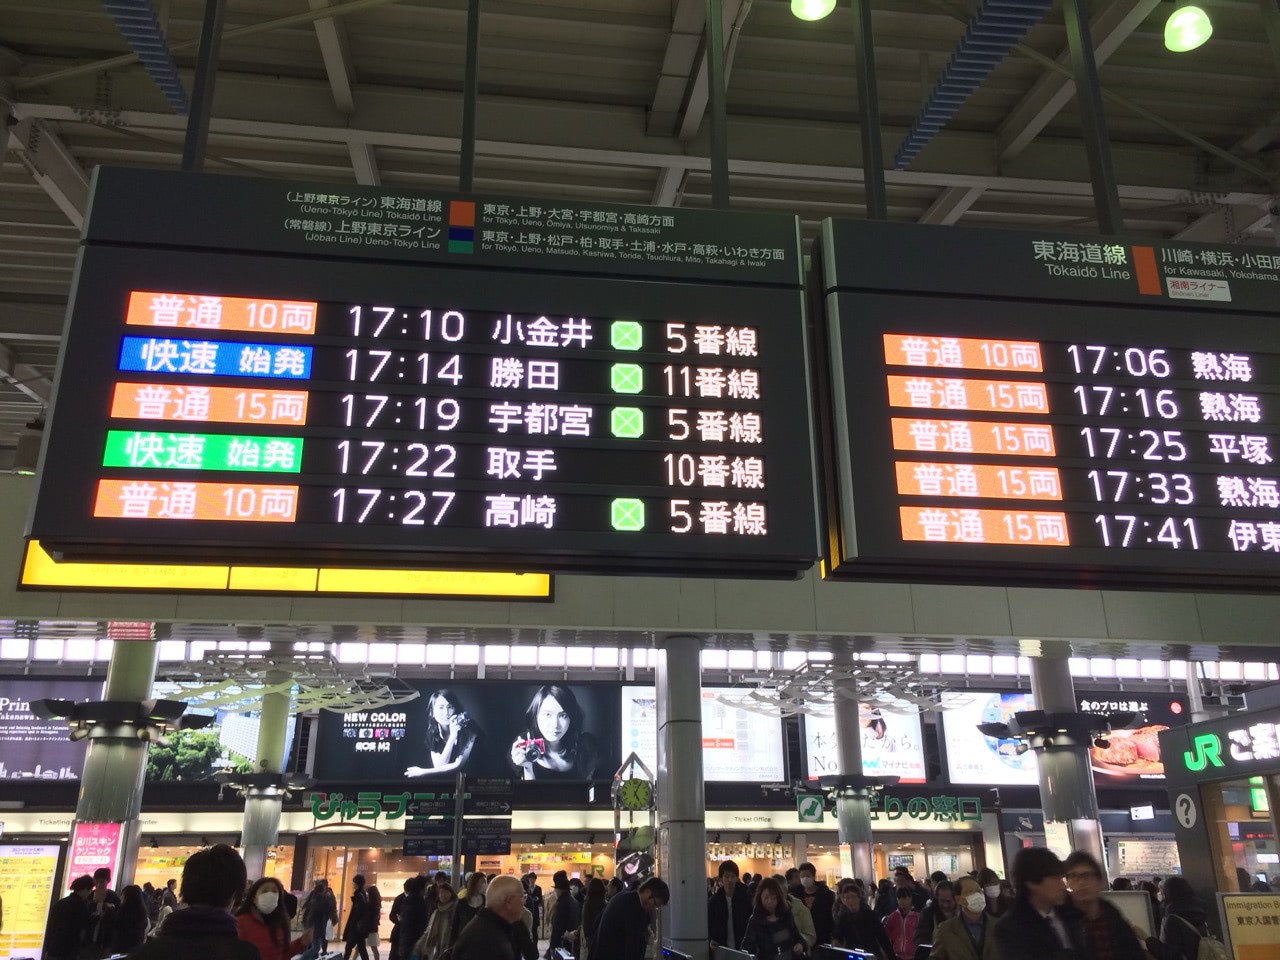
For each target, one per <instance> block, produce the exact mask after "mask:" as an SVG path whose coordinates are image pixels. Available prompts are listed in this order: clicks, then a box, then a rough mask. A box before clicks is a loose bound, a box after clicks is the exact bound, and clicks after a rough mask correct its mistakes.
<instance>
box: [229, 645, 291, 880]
mask: <svg viewBox="0 0 1280 960" xmlns="http://www.w3.org/2000/svg"><path fill="white" fill-rule="evenodd" d="M276 647H277V645H276V644H273V645H272V654H273V655H276V656H278V657H287V656H289V655H291V653H292V649H293V648H292V645H290V644H287V643H286V644H283V647H284V649H283V650H279V649H276ZM264 679H265V680H266V685H267V689H268V690H269V691H272V692H268V693H265V694H263V697H262V708H261V711H260V713H259V722H258V744H257V750H256V753H257V761H256V762H255V764H254V773H255V774H257V775H259V776H260V777H261V775H263V774H275V775H276V777H275V779H276V780H277V781H279V779H280V774H282V773H283V771H284V753H285V746H286V744H285V740H286V738H287V736H288V732H289V702H290V694H289V689H288V687H284V685H286V684H288V682H289V681H290V680H291V679H292V674H291V673H290V672H289V671H288V670H285V669H278V670H269V671H267V673H266V675H265V677H264ZM280 687H284V689H283V690H280V689H277V688H280ZM266 779H270V778H266ZM283 804H284V784H283V782H276V783H262V782H259V783H257V784H252V785H250V786H248V788H247V789H246V790H245V794H244V820H243V821H242V822H241V826H240V845H241V848H242V849H243V851H244V865H245V869H246V870H247V871H248V874H249V879H250V881H253V880H257V879H258V878H259V877H262V876H265V875H266V866H267V848H268V847H274V846H275V845H276V843H277V842H278V841H279V838H280V811H281V808H282V807H283Z"/></svg>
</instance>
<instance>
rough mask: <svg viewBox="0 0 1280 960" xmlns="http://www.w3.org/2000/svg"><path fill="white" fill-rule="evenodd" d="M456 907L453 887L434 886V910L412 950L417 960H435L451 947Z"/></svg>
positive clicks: (445, 884) (439, 884)
mask: <svg viewBox="0 0 1280 960" xmlns="http://www.w3.org/2000/svg"><path fill="white" fill-rule="evenodd" d="M457 906H458V898H457V896H456V895H455V894H454V892H453V887H451V886H449V884H447V883H438V884H436V908H435V910H434V911H433V912H432V914H431V922H430V923H428V924H427V932H426V933H424V934H423V935H422V936H421V937H420V938H419V939H418V942H417V943H416V944H415V945H414V948H413V952H414V953H415V954H417V956H418V958H419V960H435V958H436V957H438V956H439V955H440V954H442V953H444V951H445V948H446V947H451V946H453V940H452V937H453V911H454V909H455V908H456V907H457ZM405 960H408V958H407V957H406V958H405Z"/></svg>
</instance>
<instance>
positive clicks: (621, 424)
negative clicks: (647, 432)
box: [610, 407, 644, 440]
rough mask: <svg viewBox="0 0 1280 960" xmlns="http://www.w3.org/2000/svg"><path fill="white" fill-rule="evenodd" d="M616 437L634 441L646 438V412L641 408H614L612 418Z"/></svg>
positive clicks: (611, 421) (611, 423)
mask: <svg viewBox="0 0 1280 960" xmlns="http://www.w3.org/2000/svg"><path fill="white" fill-rule="evenodd" d="M610 425H611V426H612V428H613V435H614V436H615V437H626V438H628V439H631V440H634V439H635V438H636V437H642V436H644V411H643V410H641V409H640V408H639V407H614V408H613V416H612V417H611V418H610Z"/></svg>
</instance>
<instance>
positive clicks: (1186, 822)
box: [1173, 793, 1200, 830]
mask: <svg viewBox="0 0 1280 960" xmlns="http://www.w3.org/2000/svg"><path fill="white" fill-rule="evenodd" d="M1173 815H1174V816H1175V817H1177V818H1178V823H1180V824H1182V829H1184V830H1191V829H1192V828H1194V827H1195V825H1196V821H1197V820H1198V819H1199V818H1200V814H1199V812H1198V811H1197V810H1196V802H1195V800H1194V799H1193V798H1192V796H1191V794H1189V793H1180V794H1178V796H1177V797H1176V798H1175V799H1174V801H1173Z"/></svg>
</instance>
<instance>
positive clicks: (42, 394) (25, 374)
mask: <svg viewBox="0 0 1280 960" xmlns="http://www.w3.org/2000/svg"><path fill="white" fill-rule="evenodd" d="M0 380H3V381H4V382H5V383H7V384H9V386H11V387H13V388H14V389H15V390H17V391H19V392H20V393H25V394H26V395H27V396H28V397H30V398H31V399H32V400H34V401H35V402H36V403H41V404H48V402H49V400H50V398H51V397H52V396H53V383H52V382H51V381H50V380H49V378H48V377H46V376H45V375H44V374H43V373H41V372H40V371H39V370H37V369H36V368H35V367H33V366H31V365H30V364H28V363H22V362H21V361H20V360H18V358H17V356H15V355H14V352H13V351H12V350H10V349H9V348H8V347H6V346H5V345H4V344H3V343H0Z"/></svg>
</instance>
